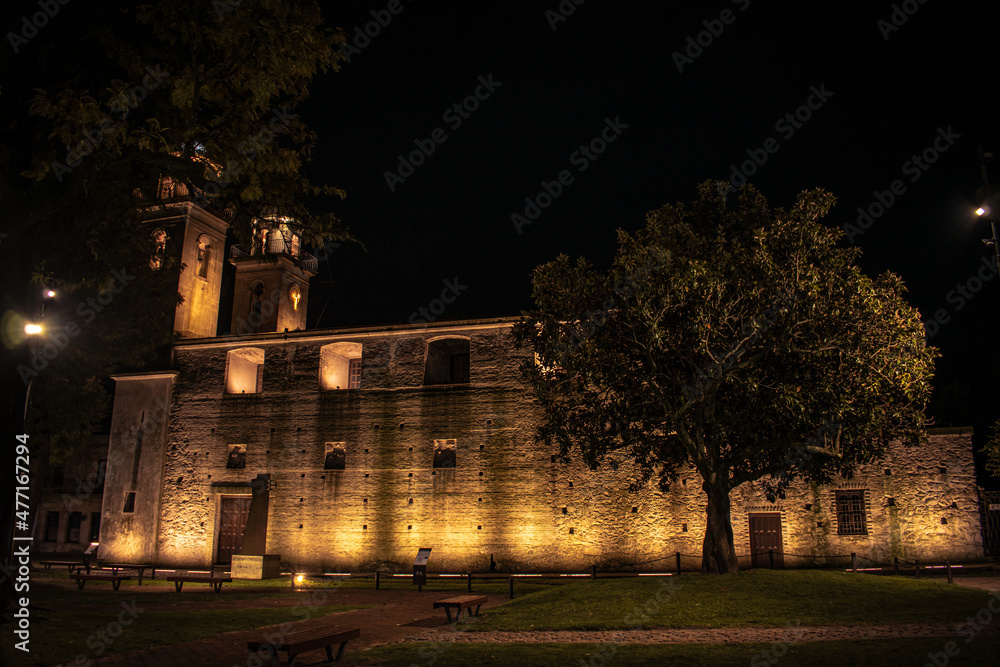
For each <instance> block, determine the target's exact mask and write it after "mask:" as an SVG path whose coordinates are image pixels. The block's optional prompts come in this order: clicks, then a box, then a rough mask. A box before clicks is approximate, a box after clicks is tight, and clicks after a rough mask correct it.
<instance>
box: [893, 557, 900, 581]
mask: <svg viewBox="0 0 1000 667" xmlns="http://www.w3.org/2000/svg"><path fill="white" fill-rule="evenodd" d="M892 573H893V574H894V575H896V576H897V577H898V576H899V556H893V557H892Z"/></svg>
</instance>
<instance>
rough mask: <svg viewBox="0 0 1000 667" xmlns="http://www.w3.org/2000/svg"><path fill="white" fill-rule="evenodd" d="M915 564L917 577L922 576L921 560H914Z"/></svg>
mask: <svg viewBox="0 0 1000 667" xmlns="http://www.w3.org/2000/svg"><path fill="white" fill-rule="evenodd" d="M913 566H914V569H916V571H917V579H919V578H920V561H919V560H915V561H913Z"/></svg>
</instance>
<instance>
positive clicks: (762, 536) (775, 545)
mask: <svg viewBox="0 0 1000 667" xmlns="http://www.w3.org/2000/svg"><path fill="white" fill-rule="evenodd" d="M771 551H773V552H774V566H775V567H782V566H783V565H784V559H783V557H782V545H781V515H780V514H751V515H750V559H751V562H750V567H771V555H770V553H769V552H771Z"/></svg>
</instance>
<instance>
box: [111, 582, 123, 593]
mask: <svg viewBox="0 0 1000 667" xmlns="http://www.w3.org/2000/svg"><path fill="white" fill-rule="evenodd" d="M111 585H112V586H114V589H115V590H116V591H117V590H118V587H119V586H121V585H122V580H121V579H115V580H114V581H112V582H111Z"/></svg>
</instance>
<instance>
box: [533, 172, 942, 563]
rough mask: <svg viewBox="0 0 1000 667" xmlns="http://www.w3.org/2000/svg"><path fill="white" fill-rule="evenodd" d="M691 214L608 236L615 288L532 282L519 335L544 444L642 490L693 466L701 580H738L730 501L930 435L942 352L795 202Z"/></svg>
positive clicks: (705, 193)
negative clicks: (720, 575)
mask: <svg viewBox="0 0 1000 667" xmlns="http://www.w3.org/2000/svg"><path fill="white" fill-rule="evenodd" d="M699 191H700V196H699V198H698V199H697V200H696V201H694V202H693V203H691V204H690V205H684V204H673V205H666V206H663V207H662V208H660V209H658V210H655V211H652V212H651V213H649V214H648V216H647V219H646V224H645V227H644V228H642V229H640V230H638V231H636V232H634V233H628V232H624V231H619V232H618V242H619V249H618V252H617V255H616V257H615V258H614V261H613V263H612V265H611V268H610V269H608V270H607V271H600V270H596V269H595V268H594V267H593V266H591V265H590V264H589V263H588V262H587V261H586V260H584V259H580V260H579V261H576V262H573V261H571V260H570V259H569V258H568V257H566V256H560V257H558V258H557V259H555V260H554V261H552V262H550V263H548V264H545V265H542V266H540V267H538V268H537V269H536V270H535V273H534V278H533V285H534V299H535V304H536V309H535V310H534V311H532V312H531V313H529V314H527V315H526V317H525V318H523V320H522V321H521V322H520V323H519V325H518V326H517V328H516V330H515V332H516V336H517V338H518V340H519V342H520V343H521V344H522V345H525V346H530V347H532V348H533V349H534V352H535V353H536V357H535V359H536V362H535V363H532V364H527V365H526V366H525V368H524V373H525V375H526V378H527V380H528V381H529V383H530V384H531V386H532V387H533V389H534V392H535V395H536V396H537V400H538V402H539V404H540V405H541V407H542V408H544V413H545V417H544V420H543V425H542V426H541V428H540V433H539V437H540V438H541V439H543V440H544V441H546V442H549V443H553V444H554V445H558V447H559V448H560V450H561V452H562V454H563V455H564V456H568V455H570V453H571V452H572V451H575V450H578V451H579V453H580V455H582V458H583V460H584V461H585V462H586V463H587V464H589V465H590V466H591V467H592V468H595V469H596V468H599V467H601V466H608V467H611V468H617V467H618V466H620V465H622V464H625V463H631V464H633V465H634V469H635V471H636V474H635V477H634V483H633V487H634V490H637V489H638V488H641V487H643V486H644V485H646V484H647V483H649V482H650V480H652V479H655V480H656V482H657V483H658V484H659V486H660V488H662V489H666V488H668V487H669V486H670V484H671V483H673V482H675V481H676V480H677V479H678V476H679V473H680V472H681V471H683V470H684V469H686V468H687V467H688V466H693V467H694V469H695V470H697V472H698V473H699V474H700V475H701V478H702V489H703V490H704V492H705V495H706V501H707V504H706V509H707V528H706V532H705V537H704V544H703V550H702V568H703V569H704V570H706V571H712V572H729V571H733V570H736V569H737V568H738V561H737V555H736V550H735V546H734V542H733V529H732V523H731V519H730V492H731V491H732V490H733V489H734V488H736V487H738V486H740V485H741V484H747V483H759V484H760V485H761V486H762V488H763V489H764V490H765V492H766V493H767V495H768V497H769V498H771V499H772V500H773V499H775V498H777V497H781V496H783V494H784V491H785V490H786V489H787V488H788V486H789V484H790V483H791V482H792V481H793V480H795V479H796V478H803V479H807V480H812V481H816V482H819V483H825V482H829V481H831V480H832V478H833V477H834V476H845V477H850V476H851V475H852V473H854V471H856V470H857V468H858V466H859V465H862V464H865V463H868V462H871V461H874V460H877V459H879V458H880V457H882V456H883V455H884V454H885V452H886V448H887V446H888V444H889V442H890V441H892V440H896V439H902V440H904V441H906V442H915V441H917V440H918V439H920V438H921V437H922V435H923V428H924V426H925V417H924V406H925V404H926V402H927V400H928V397H929V394H930V390H931V386H930V379H931V377H932V373H933V363H934V358H935V356H936V351H935V350H934V349H933V348H931V347H928V346H927V344H926V339H925V332H924V329H923V326H922V325H921V321H920V315H919V313H918V312H917V310H916V309H915V308H913V307H911V306H909V305H908V304H907V303H906V301H905V300H904V298H903V293H904V286H903V283H902V281H901V280H900V278H898V277H897V276H895V275H892V274H890V273H886V274H883V275H881V276H879V277H877V278H875V279H872V278H869V277H868V276H866V275H864V274H863V273H862V272H861V271H860V270H859V269H858V267H857V266H856V263H855V262H856V259H857V257H858V250H857V249H854V248H845V247H839V246H838V240H839V239H840V237H841V236H842V232H841V231H840V230H839V229H836V228H829V227H827V226H825V225H824V224H822V223H821V222H820V219H821V218H822V217H823V216H824V215H826V214H827V212H828V211H829V210H830V208H831V207H832V206H833V204H834V201H835V200H834V197H833V196H832V195H831V194H829V193H827V192H825V191H823V190H814V191H810V192H803V193H802V194H800V195H799V197H798V198H797V200H796V202H795V203H794V204H793V205H792V206H791V207H790V208H788V209H781V208H771V207H770V206H769V205H768V203H767V201H766V200H765V198H764V197H763V196H762V195H761V194H760V193H759V192H758V191H756V190H755V189H754V188H753V187H750V186H745V187H744V188H742V189H740V190H739V192H738V193H733V192H731V191H730V190H729V189H728V184H722V183H711V182H707V183H704V184H703V185H701V186H700V188H699Z"/></svg>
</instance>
